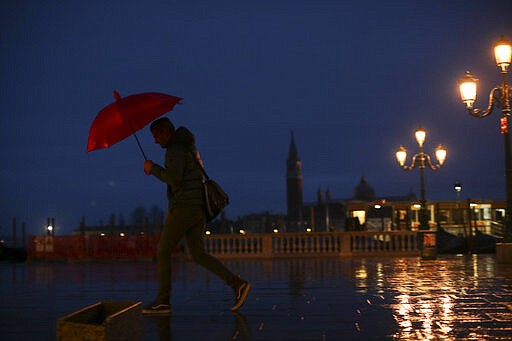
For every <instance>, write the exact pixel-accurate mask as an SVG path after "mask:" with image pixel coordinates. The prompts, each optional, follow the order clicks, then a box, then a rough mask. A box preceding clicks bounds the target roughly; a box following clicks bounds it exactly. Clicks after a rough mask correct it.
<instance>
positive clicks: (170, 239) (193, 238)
mask: <svg viewBox="0 0 512 341" xmlns="http://www.w3.org/2000/svg"><path fill="white" fill-rule="evenodd" d="M205 220H206V218H205V215H204V211H203V208H201V207H183V208H174V209H172V211H170V212H167V216H166V217H165V222H164V226H163V229H162V233H161V235H160V240H159V242H158V248H157V266H158V296H157V300H158V301H159V302H165V303H168V302H169V301H170V296H171V276H172V269H171V257H172V252H173V251H174V249H175V248H176V246H177V245H178V243H179V241H180V240H181V239H182V238H183V237H185V239H186V241H187V246H188V250H189V252H190V255H191V256H192V259H193V260H194V262H196V263H198V264H199V265H201V266H203V267H205V268H206V269H208V270H210V271H211V272H213V273H214V274H216V275H217V276H218V277H219V278H221V279H222V280H224V282H226V284H228V285H229V286H231V287H233V286H234V285H236V283H237V281H239V278H238V277H237V276H236V275H235V274H233V273H232V272H231V271H229V270H228V269H227V268H226V267H225V266H224V264H222V263H221V262H220V261H219V260H218V259H217V258H215V257H212V256H211V255H209V254H207V253H206V252H205V250H204V245H203V228H204V225H205V223H206V221H205Z"/></svg>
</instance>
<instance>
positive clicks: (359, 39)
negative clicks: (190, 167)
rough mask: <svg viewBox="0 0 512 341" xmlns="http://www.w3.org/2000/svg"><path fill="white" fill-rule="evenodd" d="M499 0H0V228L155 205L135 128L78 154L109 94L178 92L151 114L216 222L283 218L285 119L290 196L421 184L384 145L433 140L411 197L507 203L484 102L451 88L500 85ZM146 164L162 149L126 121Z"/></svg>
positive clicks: (483, 96) (502, 22)
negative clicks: (195, 170) (297, 174)
mask: <svg viewBox="0 0 512 341" xmlns="http://www.w3.org/2000/svg"><path fill="white" fill-rule="evenodd" d="M511 13H512V1H492V0H491V1H489V0H486V1H481V0H475V1H433V0H429V1H410V0H402V1H380V0H369V1H342V0H338V1H334V0H331V1H327V0H302V1H301V0H297V1H292V0H272V1H270V0H261V1H256V0H236V1H235V0H220V1H216V0H199V1H196V0H186V1H185V0H183V1H179V0H177V1H172V0H166V1H164V0H161V1H151V0H148V1H133V0H123V1H95V0H92V1H76V0H69V1H53V0H49V1H39V0H37V1H35V0H34V1H30V0H3V1H1V2H0V51H1V52H0V74H1V91H0V108H1V113H0V155H1V157H2V163H1V165H0V226H1V229H0V234H6V233H9V232H10V226H11V221H12V218H13V217H16V218H17V220H18V224H21V222H25V223H26V226H27V233H28V234H40V233H43V231H44V226H45V224H46V218H47V217H55V219H56V222H57V231H56V233H57V234H66V233H70V232H71V231H72V230H73V229H74V228H76V227H78V225H79V222H80V219H81V217H82V216H85V218H86V223H87V224H89V225H95V224H98V223H99V221H100V220H101V219H102V220H103V221H107V219H108V217H109V215H110V214H111V213H114V214H116V215H117V214H120V213H122V214H123V215H124V216H125V217H126V218H127V219H129V215H130V213H131V211H132V210H133V208H135V207H137V206H144V207H146V208H150V207H151V206H154V205H158V206H160V207H162V208H164V207H166V197H165V188H164V185H163V184H162V183H160V182H158V181H156V180H155V178H153V177H148V176H146V175H145V174H144V173H143V158H142V156H141V154H140V152H139V150H138V147H137V145H136V143H135V140H134V139H133V138H128V139H126V140H124V141H122V142H120V143H118V144H116V145H114V146H112V147H111V148H109V149H103V150H97V151H93V152H90V153H86V152H85V150H86V144H87V137H88V134H89V128H90V125H91V123H92V121H93V119H94V117H95V116H96V114H97V113H98V112H99V111H100V110H101V109H102V108H103V107H104V106H106V105H107V104H109V103H111V102H112V101H113V100H114V98H113V95H112V93H113V90H117V91H118V92H119V93H120V94H121V96H128V95H131V94H135V93H141V92H152V91H155V92H163V93H168V94H172V95H175V96H179V97H182V98H184V100H183V104H181V105H179V106H176V107H175V109H174V110H173V111H171V112H170V113H168V114H167V115H166V116H167V117H169V118H171V120H172V121H173V122H174V123H175V124H176V126H186V127H188V128H189V129H190V130H191V131H192V132H193V133H194V134H195V135H196V139H197V147H198V149H199V150H200V152H201V155H202V157H203V159H204V162H205V164H206V169H207V171H208V173H209V174H210V176H211V177H212V178H214V179H215V180H217V181H218V182H219V183H220V184H221V185H222V186H223V187H224V188H225V189H226V191H227V192H228V193H229V195H230V197H231V204H230V206H229V207H228V209H227V216H228V218H236V217H237V216H240V215H243V214H246V213H255V212H263V211H270V212H273V213H286V182H285V174H286V158H287V155H288V148H289V144H290V135H291V134H290V132H291V131H293V132H294V135H295V140H296V143H297V148H298V152H299V155H300V158H301V160H302V165H303V184H304V186H303V187H304V201H306V202H308V201H314V200H316V191H317V190H318V188H322V189H323V190H325V189H327V188H329V189H330V191H331V194H332V197H333V198H350V197H352V194H353V190H354V188H355V186H356V185H357V184H358V183H359V181H360V178H361V176H365V177H366V178H367V180H368V182H369V183H370V184H371V185H372V186H373V187H374V189H375V192H376V194H377V196H380V197H385V196H387V195H389V196H392V195H405V194H406V193H408V192H409V191H410V190H411V189H412V190H413V191H414V192H415V193H416V194H417V195H419V171H418V170H414V171H412V172H404V171H402V170H401V169H400V168H399V167H398V165H397V163H396V161H395V156H394V154H395V150H396V149H397V148H398V146H399V145H400V144H402V145H404V146H405V147H406V148H408V150H409V155H411V154H413V153H414V152H417V151H418V149H417V145H416V142H415V139H414V130H415V129H416V128H417V127H418V126H419V125H421V126H422V127H424V128H425V129H426V130H427V139H426V143H425V151H426V152H428V153H430V154H433V151H434V149H435V147H437V145H438V144H440V143H441V144H443V145H444V146H445V147H446V148H447V149H448V158H447V161H446V164H445V165H444V166H443V167H442V168H441V169H440V170H439V171H436V172H431V171H427V173H426V191H427V198H428V199H432V200H452V199H455V198H456V196H455V193H454V190H453V184H454V183H455V182H456V181H460V182H461V183H462V184H463V192H462V195H461V198H469V197H471V198H492V199H504V198H505V176H504V152H503V137H502V135H500V132H499V117H500V114H501V113H500V112H499V110H498V111H497V112H495V113H493V114H492V115H491V116H489V117H487V118H485V119H477V118H473V117H471V116H469V115H468V114H467V113H466V111H465V108H464V106H463V104H462V103H461V101H460V96H459V92H458V87H457V81H458V79H459V78H460V77H461V76H462V75H464V72H465V70H470V71H471V72H472V73H473V74H474V75H475V76H476V77H477V78H479V80H480V83H479V86H480V88H479V92H478V96H479V97H478V100H477V103H476V105H477V106H479V107H486V106H487V100H488V93H489V91H490V89H491V88H493V87H494V86H496V85H498V84H499V83H500V82H501V79H500V74H499V72H498V68H497V67H496V65H495V62H494V57H493V54H492V45H493V44H494V43H495V42H496V41H497V40H498V39H499V38H500V36H501V35H505V36H507V37H508V38H509V39H512V21H511ZM138 136H139V138H140V140H141V142H142V145H143V148H144V149H145V151H146V154H147V155H148V157H149V158H150V159H152V160H154V161H155V162H157V163H161V162H162V160H163V150H162V149H161V148H160V147H159V146H156V145H154V143H153V139H152V137H151V135H150V133H149V131H148V129H147V128H146V129H143V130H141V131H140V132H139V134H138Z"/></svg>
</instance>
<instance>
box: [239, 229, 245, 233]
mask: <svg viewBox="0 0 512 341" xmlns="http://www.w3.org/2000/svg"><path fill="white" fill-rule="evenodd" d="M239 232H240V234H246V233H247V232H245V230H244V229H240V231H239Z"/></svg>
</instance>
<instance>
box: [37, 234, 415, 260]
mask: <svg viewBox="0 0 512 341" xmlns="http://www.w3.org/2000/svg"><path fill="white" fill-rule="evenodd" d="M417 236H418V234H417V232H410V231H407V232H405V231H387V232H360V231H357V232H318V233H316V232H310V233H305V232H304V233H266V234H248V235H247V234H246V235H237V234H220V235H208V236H205V237H204V240H203V242H204V245H205V249H206V251H207V252H208V253H210V254H212V255H213V256H215V257H218V258H276V257H316V256H371V255H387V256H407V255H411V256H413V255H419V249H418V237H417ZM157 242H158V237H157V236H125V237H120V236H115V235H110V236H104V237H100V236H87V237H86V236H59V237H52V236H41V237H30V239H29V248H28V254H29V258H32V259H122V258H129V259H136V258H146V259H151V258H154V256H155V252H156V244H157ZM177 251H178V250H177Z"/></svg>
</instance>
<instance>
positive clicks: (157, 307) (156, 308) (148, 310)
mask: <svg viewBox="0 0 512 341" xmlns="http://www.w3.org/2000/svg"><path fill="white" fill-rule="evenodd" d="M142 313H143V314H170V313H171V306H170V305H169V304H168V303H157V302H154V303H151V304H149V305H147V306H145V307H144V308H143V309H142Z"/></svg>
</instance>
